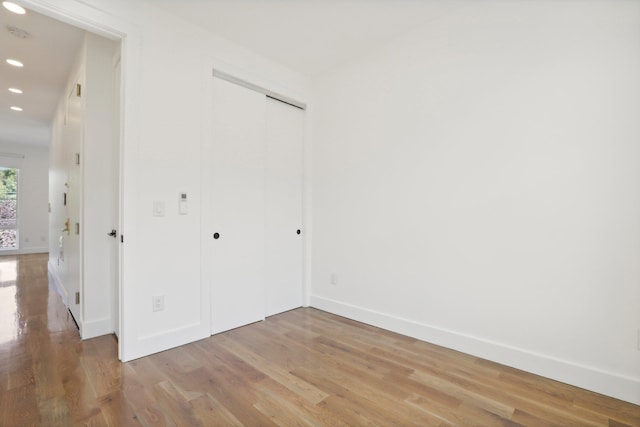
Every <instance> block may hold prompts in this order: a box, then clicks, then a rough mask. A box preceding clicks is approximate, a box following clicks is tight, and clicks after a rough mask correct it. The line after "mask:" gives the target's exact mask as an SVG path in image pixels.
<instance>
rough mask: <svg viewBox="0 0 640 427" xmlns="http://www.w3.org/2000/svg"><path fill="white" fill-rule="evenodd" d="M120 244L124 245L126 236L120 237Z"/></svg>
mask: <svg viewBox="0 0 640 427" xmlns="http://www.w3.org/2000/svg"><path fill="white" fill-rule="evenodd" d="M120 243H124V234H121V235H120Z"/></svg>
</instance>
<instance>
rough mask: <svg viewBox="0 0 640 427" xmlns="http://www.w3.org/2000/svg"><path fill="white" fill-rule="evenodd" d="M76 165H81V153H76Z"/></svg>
mask: <svg viewBox="0 0 640 427" xmlns="http://www.w3.org/2000/svg"><path fill="white" fill-rule="evenodd" d="M76 165H80V153H76Z"/></svg>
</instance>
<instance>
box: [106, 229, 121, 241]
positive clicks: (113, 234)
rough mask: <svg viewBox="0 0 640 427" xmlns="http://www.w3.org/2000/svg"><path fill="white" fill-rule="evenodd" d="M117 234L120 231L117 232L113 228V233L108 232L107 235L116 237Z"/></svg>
mask: <svg viewBox="0 0 640 427" xmlns="http://www.w3.org/2000/svg"><path fill="white" fill-rule="evenodd" d="M116 234H118V233H117V232H116V230H115V229H113V230H111V233H107V236H109V237H113V238H114V239H115V237H116Z"/></svg>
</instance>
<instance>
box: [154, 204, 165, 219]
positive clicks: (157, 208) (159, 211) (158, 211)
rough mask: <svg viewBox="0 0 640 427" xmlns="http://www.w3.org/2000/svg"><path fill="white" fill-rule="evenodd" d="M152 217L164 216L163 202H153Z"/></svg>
mask: <svg viewBox="0 0 640 427" xmlns="http://www.w3.org/2000/svg"><path fill="white" fill-rule="evenodd" d="M153 216H164V202H163V201H161V200H154V201H153Z"/></svg>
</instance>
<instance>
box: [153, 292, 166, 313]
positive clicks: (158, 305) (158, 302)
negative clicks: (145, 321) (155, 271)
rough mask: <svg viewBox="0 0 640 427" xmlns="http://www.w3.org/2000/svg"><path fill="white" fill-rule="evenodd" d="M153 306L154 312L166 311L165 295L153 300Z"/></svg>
mask: <svg viewBox="0 0 640 427" xmlns="http://www.w3.org/2000/svg"><path fill="white" fill-rule="evenodd" d="M151 305H152V308H151V309H152V310H153V311H162V310H164V295H157V296H154V297H153V298H152V299H151Z"/></svg>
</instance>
